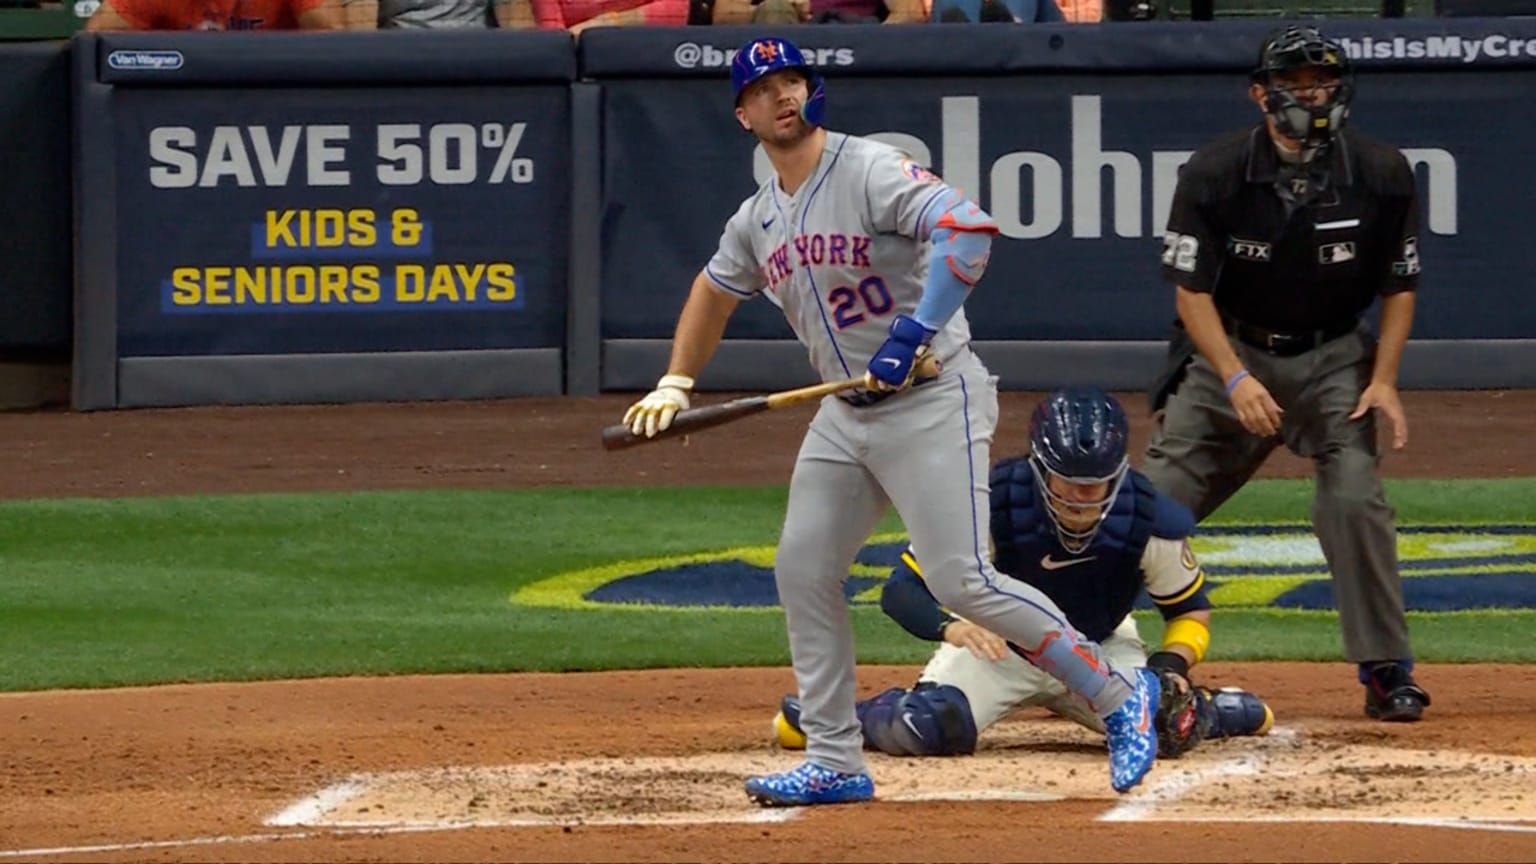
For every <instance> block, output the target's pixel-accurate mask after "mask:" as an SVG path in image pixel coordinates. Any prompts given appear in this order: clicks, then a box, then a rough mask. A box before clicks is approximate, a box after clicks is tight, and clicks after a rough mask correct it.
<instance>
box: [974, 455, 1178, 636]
mask: <svg viewBox="0 0 1536 864" xmlns="http://www.w3.org/2000/svg"><path fill="white" fill-rule="evenodd" d="M1045 507H1046V504H1045V499H1044V496H1043V495H1041V494H1040V491H1039V490H1038V489H1037V488H1036V483H1035V474H1034V472H1033V471H1032V470H1030V467H1029V462H1028V460H1027V459H1023V458H1019V459H1009V460H1006V461H1004V462H1000V463H998V465H997V467H995V468H994V469H993V470H992V542H993V546H994V553H993V563H994V565H995V566H996V567H997V569H998V570H1000V571H1002V572H1004V573H1006V574H1008V575H1009V576H1012V577H1013V578H1015V579H1018V580H1020V581H1021V582H1027V583H1029V584H1030V585H1033V586H1035V587H1036V588H1038V589H1040V590H1041V591H1043V592H1045V593H1046V595H1048V596H1049V597H1050V598H1051V599H1052V600H1055V601H1056V604H1057V605H1058V606H1060V607H1061V610H1062V611H1063V612H1065V613H1066V614H1067V619H1068V620H1069V621H1071V622H1072V626H1074V627H1076V628H1077V629H1078V630H1079V631H1081V632H1082V633H1083V635H1085V636H1087V637H1088V638H1089V639H1093V640H1095V641H1100V640H1103V639H1104V638H1106V637H1107V636H1109V634H1110V633H1112V632H1114V629H1115V628H1116V627H1118V626H1119V625H1120V622H1121V621H1123V620H1124V619H1125V616H1126V615H1128V614H1130V612H1131V609H1132V608H1133V607H1134V606H1135V604H1136V598H1137V597H1138V596H1139V595H1140V594H1141V591H1142V589H1143V587H1144V577H1143V576H1142V572H1141V556H1142V553H1143V552H1144V551H1145V550H1146V548H1147V540H1148V539H1149V538H1150V537H1151V536H1152V529H1153V525H1154V522H1155V519H1156V512H1157V507H1156V493H1155V492H1154V491H1153V489H1152V486H1151V484H1150V483H1149V482H1148V481H1147V480H1146V479H1145V478H1143V477H1141V476H1140V475H1139V474H1136V473H1134V472H1132V473H1131V474H1130V475H1129V476H1128V477H1127V478H1126V482H1125V483H1123V484H1121V486H1120V492H1119V494H1118V495H1116V497H1115V500H1114V502H1113V503H1111V505H1110V510H1109V515H1108V516H1106V517H1105V519H1104V522H1103V524H1102V525H1100V527H1099V532H1098V534H1096V535H1095V536H1094V538H1093V542H1091V543H1089V544H1088V547H1087V548H1086V549H1084V550H1082V551H1081V552H1078V553H1075V554H1074V553H1070V552H1067V551H1066V550H1065V549H1064V548H1063V547H1062V545H1061V542H1060V541H1059V540H1058V539H1057V537H1056V529H1055V527H1054V526H1053V525H1052V524H1051V520H1050V517H1049V516H1048V515H1047V514H1046V512H1045Z"/></svg>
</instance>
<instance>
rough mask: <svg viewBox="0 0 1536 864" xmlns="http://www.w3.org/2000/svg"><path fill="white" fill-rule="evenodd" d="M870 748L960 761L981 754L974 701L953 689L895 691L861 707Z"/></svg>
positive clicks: (927, 687) (931, 687) (935, 686)
mask: <svg viewBox="0 0 1536 864" xmlns="http://www.w3.org/2000/svg"><path fill="white" fill-rule="evenodd" d="M859 721H860V723H861V724H862V725H863V727H864V741H865V743H866V744H867V745H869V746H871V747H873V748H874V749H876V750H879V751H880V752H882V753H889V754H890V755H892V756H960V755H966V754H970V753H974V752H976V719H975V717H974V716H972V714H971V701H970V700H969V699H967V698H966V697H965V693H963V692H961V690H960V688H958V687H954V686H951V685H948V684H919V685H917V687H915V688H913V689H911V690H906V689H904V688H901V687H893V688H891V689H890V690H887V691H885V692H884V693H881V694H880V695H879V696H876V697H875V698H873V699H871V700H869V701H868V702H863V703H860V704H859Z"/></svg>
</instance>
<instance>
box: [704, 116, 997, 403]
mask: <svg viewBox="0 0 1536 864" xmlns="http://www.w3.org/2000/svg"><path fill="white" fill-rule="evenodd" d="M954 194H957V193H955V192H954V190H952V189H951V188H950V187H949V186H947V185H945V183H944V182H943V181H942V180H940V179H939V178H938V177H937V176H935V175H934V174H933V173H932V172H930V171H928V170H927V169H926V168H923V167H922V166H920V165H917V164H916V163H915V162H913V161H912V160H911V159H910V158H908V156H907V154H905V153H903V152H901V151H900V150H897V149H896V148H894V147H891V146H889V145H887V144H883V143H881V142H878V141H871V140H868V139H864V138H859V137H857V136H850V135H844V134H841V133H835V132H829V133H828V134H827V139H826V145H825V149H824V151H823V153H822V157H821V163H820V165H818V167H817V169H816V171H815V172H814V173H813V174H812V176H811V178H810V179H809V180H808V181H807V182H806V183H805V184H804V185H802V186H801V187H800V189H799V190H797V191H796V193H795V194H794V195H792V196H791V195H786V194H785V193H784V191H783V190H782V189H780V188H779V185H778V180H777V179H776V178H772V177H770V178H769V179H768V180H767V182H765V183H764V184H763V185H762V186H761V187H760V188H759V189H758V190H757V192H756V193H755V194H754V195H753V196H752V197H751V198H748V199H747V200H746V201H745V202H743V203H742V206H741V208H740V209H739V210H738V211H737V212H736V215H735V216H733V217H732V218H731V220H730V221H729V222H728V223H727V224H726V228H725V232H724V234H723V235H722V237H721V240H720V248H719V250H718V251H717V252H716V253H715V256H714V258H712V259H711V260H710V262H709V265H708V266H707V267H706V268H705V272H706V274H707V275H708V276H709V277H710V279H711V280H712V281H713V282H714V283H715V285H716V286H717V287H720V288H722V289H724V290H726V291H728V292H730V293H733V294H735V295H737V296H740V297H743V298H746V297H751V296H753V295H755V294H756V293H758V292H759V291H766V292H767V293H768V296H769V297H770V298H771V299H772V300H773V302H774V303H776V304H777V305H779V306H780V307H782V308H783V310H784V315H785V318H786V320H787V321H788V322H789V324H790V327H791V328H792V329H793V330H794V331H795V335H796V336H797V337H798V338H799V339H800V341H801V342H803V343H804V344H805V345H806V347H807V349H808V351H809V353H810V359H811V363H812V365H813V366H814V367H815V368H816V370H817V372H818V373H819V375H820V377H821V378H822V379H823V380H833V379H836V378H846V377H851V376H854V375H857V374H859V373H860V372H861V371H862V370H863V369H864V368H865V367H866V366H867V365H868V363H869V358H870V357H871V356H873V355H874V353H875V351H876V350H878V349H879V347H880V345H881V344H882V343H883V342H884V341H885V338H886V335H887V331H888V328H889V326H890V322H891V319H892V318H893V317H894V316H896V315H900V314H908V315H910V314H911V313H912V312H913V310H915V309H916V308H917V304H918V301H919V300H921V299H922V296H923V285H924V280H925V279H926V277H927V248H926V246H927V244H923V243H918V244H914V243H912V242H911V241H912V238H917V239H919V240H926V239H927V236H926V229H924V227H923V225H924V221H923V220H924V218H925V217H926V216H927V215H928V212H929V210H930V209H932V208H933V207H935V206H937V205H939V204H940V203H941V202H942V201H943V200H945V199H946V197H947V196H952V195H954ZM969 341H970V327H969V324H968V323H967V322H966V319H965V315H964V312H963V311H961V312H959V313H956V314H955V315H954V317H952V318H951V319H950V320H949V322H948V324H947V325H946V326H945V328H944V329H943V330H941V331H940V332H939V334H938V336H936V337H935V338H934V340H933V349H934V351H936V352H937V353H938V356H939V358H940V359H941V360H943V359H948V358H950V357H952V356H954V354H956V353H958V352H959V351H960V350H961V349H962V348H964V346H965V345H966V344H967V343H968V342H969Z"/></svg>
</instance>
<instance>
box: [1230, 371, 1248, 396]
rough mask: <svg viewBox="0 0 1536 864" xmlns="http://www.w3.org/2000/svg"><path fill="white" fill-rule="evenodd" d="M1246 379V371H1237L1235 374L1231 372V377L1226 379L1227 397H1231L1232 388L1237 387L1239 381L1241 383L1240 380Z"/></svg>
mask: <svg viewBox="0 0 1536 864" xmlns="http://www.w3.org/2000/svg"><path fill="white" fill-rule="evenodd" d="M1247 377H1248V370H1247V369H1239V370H1237V371H1236V372H1233V373H1232V377H1231V378H1228V379H1227V395H1228V396H1231V395H1232V388H1234V387H1236V386H1237V382H1239V381H1241V380H1243V379H1244V378H1247Z"/></svg>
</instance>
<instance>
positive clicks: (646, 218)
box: [603, 43, 1536, 340]
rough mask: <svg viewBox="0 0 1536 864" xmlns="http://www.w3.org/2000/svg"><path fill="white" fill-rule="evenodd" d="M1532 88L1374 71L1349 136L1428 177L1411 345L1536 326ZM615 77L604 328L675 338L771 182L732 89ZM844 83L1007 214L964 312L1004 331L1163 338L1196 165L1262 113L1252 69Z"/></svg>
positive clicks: (749, 321) (740, 322)
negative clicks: (1172, 266) (1254, 98)
mask: <svg viewBox="0 0 1536 864" xmlns="http://www.w3.org/2000/svg"><path fill="white" fill-rule="evenodd" d="M1523 44H1524V43H1522V45H1523ZM1522 50H1524V49H1523V48H1522ZM1533 75H1536V72H1533V71H1529V70H1517V69H1504V68H1500V69H1491V68H1490V69H1487V70H1485V71H1479V72H1462V73H1458V74H1440V73H1429V72H1423V73H1421V72H1395V71H1394V72H1390V73H1374V74H1373V73H1365V72H1362V74H1361V75H1360V78H1359V81H1358V87H1357V97H1356V100H1355V108H1354V112H1353V114H1352V116H1351V120H1350V128H1351V129H1353V130H1356V131H1358V132H1361V133H1368V134H1371V135H1374V136H1375V137H1378V138H1382V139H1385V140H1387V141H1389V142H1391V143H1393V144H1395V145H1397V146H1399V147H1400V148H1402V149H1403V151H1404V153H1405V155H1406V156H1407V158H1408V159H1409V161H1410V163H1411V164H1412V166H1413V167H1414V170H1415V172H1416V175H1417V178H1418V181H1419V193H1420V199H1419V213H1420V221H1421V224H1420V233H1419V238H1420V249H1421V251H1422V259H1423V262H1424V264H1423V267H1424V271H1423V272H1424V275H1423V281H1422V289H1421V292H1420V307H1419V315H1418V319H1417V323H1416V326H1415V329H1414V334H1413V335H1414V337H1415V338H1418V339H1488V338H1506V337H1507V338H1517V337H1529V336H1530V335H1531V334H1533V333H1536V304H1530V303H1528V302H1525V301H1524V300H1523V299H1522V298H1523V297H1524V296H1525V294H1526V293H1527V291H1528V285H1529V274H1530V273H1531V272H1533V269H1536V252H1533V247H1532V244H1530V243H1527V242H1525V241H1524V239H1523V234H1524V229H1523V227H1522V224H1521V220H1519V219H1518V218H1511V214H1519V213H1523V212H1525V210H1527V209H1529V198H1530V192H1529V184H1528V183H1526V182H1523V181H1516V180H1515V179H1514V178H1515V176H1516V174H1522V169H1521V168H1520V166H1522V165H1524V164H1525V163H1526V161H1527V160H1526V158H1525V154H1524V150H1525V149H1527V148H1526V147H1525V144H1524V142H1528V141H1530V140H1533V139H1536V121H1533V120H1531V119H1529V116H1528V112H1526V111H1524V108H1525V105H1526V103H1527V101H1528V94H1529V93H1530V90H1531V86H1532V82H1533V80H1536V78H1533ZM604 86H605V88H606V91H607V92H606V94H605V103H604V106H605V114H604V120H605V129H606V130H607V132H606V135H605V140H604V159H605V164H604V184H603V188H604V196H605V202H604V222H603V255H604V258H603V260H604V279H603V315H604V318H603V321H604V333H603V335H604V337H605V338H662V337H666V336H669V335H670V333H671V328H672V326H673V324H674V322H675V319H676V314H677V309H678V304H680V303H681V301H682V297H683V296H684V294H685V292H686V290H687V286H688V284H689V282H690V281H691V280H692V278H693V276H694V274H696V273H697V272H698V270H699V268H700V267H701V266H702V265H703V264H704V262H705V261H707V260H708V258H709V256H710V254H711V253H712V252H713V251H714V249H715V245H716V243H717V242H718V239H719V236H720V231H721V228H722V227H723V225H724V223H725V221H726V219H727V218H729V217H730V215H731V214H732V213H733V212H735V210H736V207H737V206H738V205H739V204H740V202H741V201H742V199H744V198H745V197H747V196H748V195H750V194H751V193H752V192H753V190H754V189H755V188H756V186H757V184H758V182H760V181H762V180H763V179H764V178H766V177H767V176H768V175H769V170H770V169H769V168H768V165H767V162H766V159H764V158H763V157H762V155H761V153H758V152H755V151H754V141H753V139H752V138H751V136H750V135H749V134H747V133H745V132H743V131H741V129H740V128H739V126H738V125H737V123H736V120H735V118H734V117H733V116H732V114H731V111H732V104H731V95H730V85H729V84H728V83H727V82H726V81H724V80H709V81H701V80H674V81H668V82H666V83H665V86H658V85H657V84H656V83H655V82H651V81H638V82H636V81H623V80H615V81H611V82H605V85H604ZM827 88H828V103H827V104H828V110H827V117H828V121H827V122H828V125H829V126H830V127H832V128H834V129H837V130H841V131H847V132H852V133H858V134H868V135H874V136H875V137H878V138H880V139H882V140H885V141H887V142H890V143H892V144H895V145H897V146H900V147H902V148H903V149H905V150H907V151H908V152H909V153H911V154H912V156H913V157H914V158H915V159H917V160H918V161H919V162H921V163H924V164H927V165H930V166H932V167H933V168H934V169H935V170H937V171H939V172H940V173H942V174H943V176H944V177H945V178H946V180H948V181H949V182H950V183H952V184H954V185H956V186H959V187H961V188H962V189H964V190H965V191H966V192H968V193H970V194H971V195H973V196H975V197H976V198H977V199H978V200H979V201H980V203H981V204H982V206H983V207H985V208H986V209H987V210H988V211H989V212H990V213H991V214H992V215H993V216H994V217H995V218H996V220H997V222H998V224H999V226H1000V227H1001V229H1002V236H1000V237H999V238H998V240H997V242H996V243H995V244H994V246H993V250H992V258H991V264H990V266H989V269H988V273H987V275H986V277H985V278H984V279H983V281H982V283H981V285H980V287H978V289H977V291H976V293H975V294H974V295H973V297H972V298H971V300H970V302H969V303H968V305H967V310H968V313H969V316H970V320H971V324H972V329H973V332H974V334H975V335H976V337H977V338H978V339H988V340H1099V339H1110V340H1136V339H1160V338H1162V337H1163V336H1164V334H1165V332H1166V326H1167V324H1168V322H1169V321H1170V320H1171V319H1172V318H1173V315H1174V309H1173V289H1172V287H1171V286H1170V285H1168V284H1166V283H1164V282H1163V281H1162V279H1161V277H1160V275H1159V270H1158V264H1159V258H1160V255H1161V253H1162V249H1163V238H1162V235H1163V231H1164V226H1165V223H1166V219H1167V215H1168V208H1169V205H1170V202H1171V200H1172V196H1173V191H1174V188H1175V185H1176V184H1177V181H1178V172H1179V167H1180V165H1182V164H1183V163H1184V161H1186V160H1187V159H1188V157H1189V155H1190V153H1191V152H1192V151H1193V150H1194V149H1195V148H1197V147H1199V146H1200V145H1202V144H1204V143H1205V142H1206V141H1208V140H1210V139H1211V138H1212V137H1214V136H1216V135H1218V134H1220V133H1222V132H1224V131H1227V130H1231V129H1237V128H1242V127H1245V126H1249V125H1251V124H1254V123H1257V122H1258V121H1259V119H1260V115H1259V112H1258V110H1257V109H1256V107H1255V106H1254V105H1253V103H1251V102H1250V101H1249V100H1248V96H1247V79H1246V76H1244V75H1242V74H1240V73H1223V74H1216V73H1210V74H1159V75H1145V76H1142V75H1136V76H1130V75H1072V74H1033V75H1021V76H1012V77H1009V78H1007V79H1001V78H984V77H971V78H927V77H912V78H902V79H899V80H891V79H885V80H882V79H876V78H863V77H857V76H854V77H846V78H839V77H836V76H835V75H834V76H829V78H828V84H827ZM1492 117H1497V118H1500V120H1499V123H1500V131H1499V134H1496V135H1490V134H1488V132H1487V122H1488V118H1492ZM658 140H664V141H666V142H667V146H666V147H657V146H656V145H655V143H654V142H656V141H658ZM1523 173H1529V172H1523ZM642 277H643V278H642ZM637 281H641V282H643V285H640V286H637V285H636V282H637ZM779 319H780V316H779V313H778V311H777V310H776V309H774V308H773V307H772V306H770V305H769V304H767V303H752V304H749V306H748V308H745V309H743V310H742V311H741V312H740V313H738V315H737V317H736V320H734V321H733V322H732V329H731V330H730V331H728V335H729V336H732V337H738V338H774V337H784V336H788V335H789V331H788V329H787V328H786V327H785V326H784V325H783V323H782V321H781V320H779Z"/></svg>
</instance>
